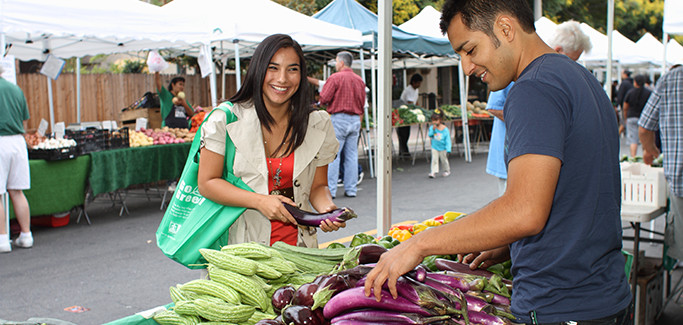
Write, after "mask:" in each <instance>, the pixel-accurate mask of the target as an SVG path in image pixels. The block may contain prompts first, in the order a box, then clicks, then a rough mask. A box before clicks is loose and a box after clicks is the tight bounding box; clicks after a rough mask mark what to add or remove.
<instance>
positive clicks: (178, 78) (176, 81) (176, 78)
mask: <svg viewBox="0 0 683 325" xmlns="http://www.w3.org/2000/svg"><path fill="white" fill-rule="evenodd" d="M179 81H182V82H185V78H183V77H175V78H173V79H171V82H169V83H168V91H173V85H175V84H176V83H178V82H179Z"/></svg>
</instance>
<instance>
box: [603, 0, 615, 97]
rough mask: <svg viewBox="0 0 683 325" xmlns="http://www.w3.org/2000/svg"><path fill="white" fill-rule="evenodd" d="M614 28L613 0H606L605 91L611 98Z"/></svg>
mask: <svg viewBox="0 0 683 325" xmlns="http://www.w3.org/2000/svg"><path fill="white" fill-rule="evenodd" d="M613 29H614V0H608V1H607V75H606V76H605V79H606V81H605V91H607V96H608V97H609V98H610V100H612V44H613V43H612V30H613Z"/></svg>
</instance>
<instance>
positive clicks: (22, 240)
mask: <svg viewBox="0 0 683 325" xmlns="http://www.w3.org/2000/svg"><path fill="white" fill-rule="evenodd" d="M14 246H17V247H21V248H31V247H33V236H30V237H29V236H23V237H22V236H19V237H17V239H15V240H14Z"/></svg>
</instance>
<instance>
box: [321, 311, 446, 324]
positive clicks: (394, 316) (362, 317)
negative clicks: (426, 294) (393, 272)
mask: <svg viewBox="0 0 683 325" xmlns="http://www.w3.org/2000/svg"><path fill="white" fill-rule="evenodd" d="M449 318H451V316H450V315H440V316H422V315H418V314H411V313H401V312H395V311H388V310H375V309H360V310H354V311H352V312H349V313H346V314H342V315H339V316H337V317H334V318H332V323H333V324H338V323H339V322H341V321H362V322H373V323H383V324H387V323H394V322H395V323H400V324H429V323H432V322H437V321H440V320H446V319H449Z"/></svg>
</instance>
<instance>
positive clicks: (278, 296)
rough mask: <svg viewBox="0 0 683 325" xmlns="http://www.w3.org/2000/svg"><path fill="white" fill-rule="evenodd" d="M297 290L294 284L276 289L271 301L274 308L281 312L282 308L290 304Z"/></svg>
mask: <svg viewBox="0 0 683 325" xmlns="http://www.w3.org/2000/svg"><path fill="white" fill-rule="evenodd" d="M295 292H296V290H295V289H294V288H293V287H292V286H284V287H282V288H279V289H277V290H275V292H274V293H273V297H272V298H271V299H270V302H271V303H272V304H273V309H274V310H275V311H276V312H277V313H278V314H279V313H280V311H281V310H282V308H285V306H287V305H289V304H290V303H291V302H292V298H294V293H295Z"/></svg>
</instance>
